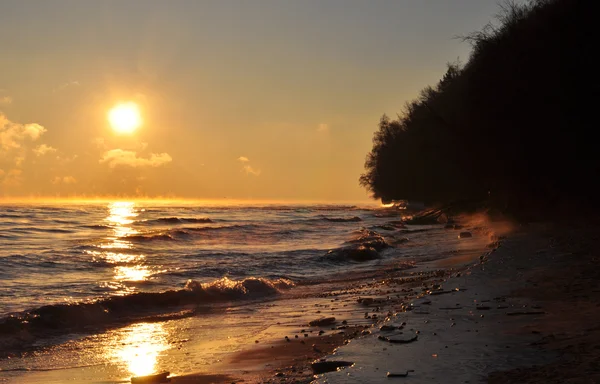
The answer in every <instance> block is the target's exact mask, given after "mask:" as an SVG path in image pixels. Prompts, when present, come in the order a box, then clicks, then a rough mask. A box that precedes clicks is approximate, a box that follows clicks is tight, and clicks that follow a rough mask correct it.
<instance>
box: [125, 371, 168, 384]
mask: <svg viewBox="0 0 600 384" xmlns="http://www.w3.org/2000/svg"><path fill="white" fill-rule="evenodd" d="M170 374H171V372H161V373H157V374H155V375H148V376H137V377H132V378H131V382H132V383H133V384H158V383H165V382H168V381H169V380H170V379H167V376H169V375H170Z"/></svg>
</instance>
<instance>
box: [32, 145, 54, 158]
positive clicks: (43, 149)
mask: <svg viewBox="0 0 600 384" xmlns="http://www.w3.org/2000/svg"><path fill="white" fill-rule="evenodd" d="M32 151H33V153H35V155H36V156H44V155H46V154H48V153H54V152H56V148H52V147H51V146H49V145H46V144H40V145H38V146H37V147H35V148H33V149H32Z"/></svg>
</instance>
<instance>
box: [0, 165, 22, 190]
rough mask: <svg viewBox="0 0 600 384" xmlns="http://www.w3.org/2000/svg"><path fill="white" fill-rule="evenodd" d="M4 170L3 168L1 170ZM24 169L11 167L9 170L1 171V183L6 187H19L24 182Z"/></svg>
mask: <svg viewBox="0 0 600 384" xmlns="http://www.w3.org/2000/svg"><path fill="white" fill-rule="evenodd" d="M0 171H2V170H0ZM22 173H23V171H21V170H20V169H11V170H9V171H8V172H4V171H2V172H0V181H1V184H2V185H4V186H6V187H18V186H20V185H21V183H22V182H23V177H22Z"/></svg>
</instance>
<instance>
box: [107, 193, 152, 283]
mask: <svg viewBox="0 0 600 384" xmlns="http://www.w3.org/2000/svg"><path fill="white" fill-rule="evenodd" d="M138 215H139V210H138V209H136V206H135V203H133V202H124V201H119V202H113V203H110V204H109V205H108V216H107V217H106V219H105V221H107V222H108V223H110V225H111V227H112V230H113V234H112V236H110V237H108V238H107V240H108V241H109V243H108V244H104V245H101V247H102V248H104V249H132V248H133V244H132V243H131V242H129V241H126V240H123V237H126V236H130V235H134V234H137V233H139V231H137V230H136V229H134V228H132V227H131V224H133V223H134V222H135V218H136V217H137V216H138ZM102 256H103V257H104V259H105V260H106V261H107V262H109V263H112V264H123V263H134V264H136V265H117V266H115V268H114V279H115V280H118V281H132V282H133V281H137V282H139V281H145V280H148V277H149V276H150V275H151V274H152V271H151V270H150V269H149V268H148V267H147V266H145V265H143V264H141V263H142V262H143V260H144V259H145V256H144V255H135V254H128V253H121V252H108V251H105V252H103V255H102ZM128 290H129V289H128Z"/></svg>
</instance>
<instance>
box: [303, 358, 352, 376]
mask: <svg viewBox="0 0 600 384" xmlns="http://www.w3.org/2000/svg"><path fill="white" fill-rule="evenodd" d="M353 364H354V363H352V362H350V361H317V362H314V363H312V364H311V365H310V367H311V368H312V371H313V373H314V374H315V375H318V374H321V373H326V372H333V371H337V370H338V368H340V367H348V366H351V365H353Z"/></svg>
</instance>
